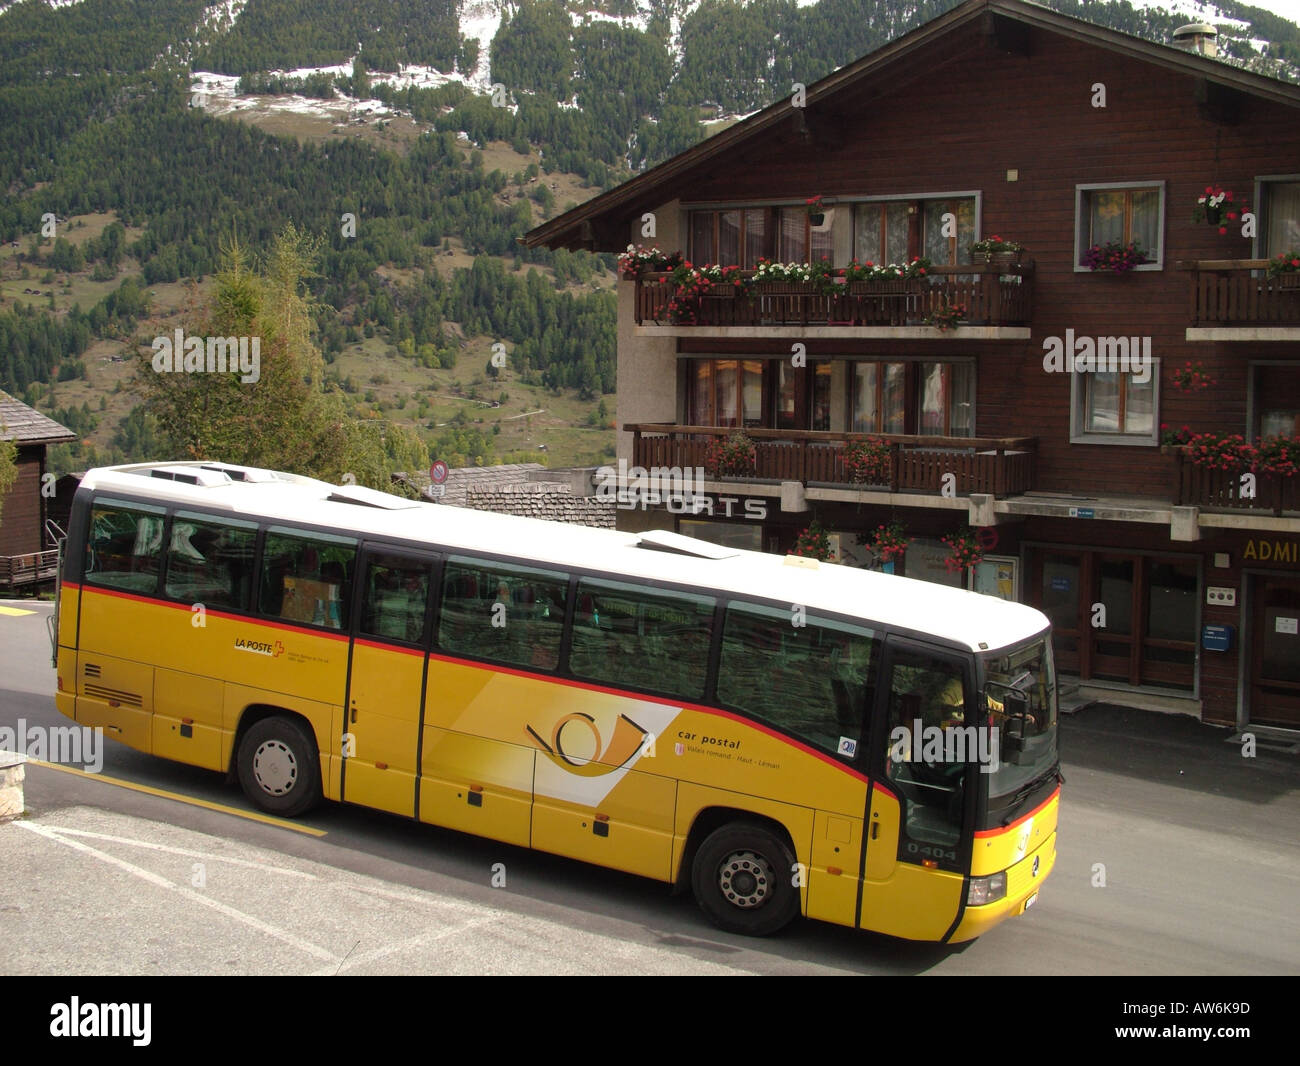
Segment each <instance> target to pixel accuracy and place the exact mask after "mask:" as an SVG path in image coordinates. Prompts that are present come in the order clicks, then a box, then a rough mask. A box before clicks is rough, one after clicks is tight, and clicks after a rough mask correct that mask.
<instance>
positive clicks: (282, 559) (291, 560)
mask: <svg viewBox="0 0 1300 1066" xmlns="http://www.w3.org/2000/svg"><path fill="white" fill-rule="evenodd" d="M318 536H320V537H321V539H319V540H317V539H315V538H309V537H307V536H299V535H294V534H292V533H289V532H287V531H282V530H278V529H275V528H272V529H271V530H270V531H268V532H267V535H266V547H265V548H264V550H263V553H262V555H263V560H264V561H263V563H262V588H261V594H260V596H259V598H258V607H259V610H260V611H261V613H262V614H266V615H270V616H272V617H275V618H283V619H285V620H287V621H291V622H304V623H307V624H308V625H317V626H323V627H325V628H327V629H342V628H343V626H344V625H345V624H346V623H347V619H348V617H349V610H348V608H349V603H350V600H349V594H350V590H351V587H352V568H353V566H354V565H355V561H356V545H355V544H354V543H352V542H350V541H347V542H345V541H343V539H342V538H328V539H326V538H325V537H324V536H323V535H319V534H318Z"/></svg>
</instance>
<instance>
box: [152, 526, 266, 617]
mask: <svg viewBox="0 0 1300 1066" xmlns="http://www.w3.org/2000/svg"><path fill="white" fill-rule="evenodd" d="M256 543H257V526H256V525H255V524H254V523H252V522H236V521H234V520H227V519H221V520H217V519H212V518H211V517H210V516H205V515H198V514H190V513H187V512H184V511H179V512H177V513H176V514H175V515H173V517H172V532H171V542H170V545H169V546H168V549H167V587H166V591H167V595H168V596H170V597H172V598H173V599H176V600H180V601H181V602H182V603H203V604H207V605H209V606H215V607H235V608H237V609H239V610H241V611H246V610H248V608H249V595H250V593H251V592H252V580H253V575H252V568H253V554H254V549H255V547H256Z"/></svg>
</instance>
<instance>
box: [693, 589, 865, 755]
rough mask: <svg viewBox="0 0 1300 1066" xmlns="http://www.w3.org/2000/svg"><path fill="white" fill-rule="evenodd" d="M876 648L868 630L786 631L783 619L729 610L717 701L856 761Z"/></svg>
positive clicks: (735, 607)
mask: <svg viewBox="0 0 1300 1066" xmlns="http://www.w3.org/2000/svg"><path fill="white" fill-rule="evenodd" d="M879 647H880V641H879V638H878V637H876V636H875V634H874V633H873V632H872V631H871V630H869V629H864V628H861V627H858V626H853V625H849V624H847V623H843V622H839V621H834V620H831V619H811V618H810V619H806V620H805V624H803V625H800V626H792V625H791V618H790V613H789V611H785V610H781V609H780V608H775V607H769V606H766V605H762V604H751V603H733V604H732V605H731V606H730V607H728V608H727V617H726V622H725V624H724V627H723V640H722V659H721V662H720V663H719V666H718V700H719V701H720V702H721V703H723V704H724V705H727V706H731V707H735V708H737V709H738V710H741V711H743V712H744V713H746V714H749V715H751V716H753V717H754V718H758V719H761V720H764V721H767V722H770V723H772V724H773V725H775V726H777V727H778V728H780V729H783V730H785V731H786V732H788V733H791V734H793V735H794V736H797V737H799V738H801V739H803V740H806V741H808V742H810V743H812V744H813V745H815V746H816V747H818V748H820V749H822V750H823V751H828V752H833V753H835V754H837V755H840V756H842V757H845V758H848V759H856V758H857V754H858V742H859V740H860V738H861V736H862V726H863V721H864V718H865V716H866V712H867V707H868V706H869V705H868V703H867V696H868V694H869V693H870V692H871V691H872V688H873V686H874V677H875V674H874V671H875V664H876V662H877V660H878V658H879Z"/></svg>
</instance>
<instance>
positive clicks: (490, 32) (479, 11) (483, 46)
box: [460, 0, 504, 92]
mask: <svg viewBox="0 0 1300 1066" xmlns="http://www.w3.org/2000/svg"><path fill="white" fill-rule="evenodd" d="M503 3H504V0H465V3H464V6H463V7H462V8H461V11H460V32H461V36H463V37H473V38H474V39H475V40H477V41H478V63H477V64H476V65H475V67H474V69H473V70H472V71H471V72H470V74H469V76H468V78H462V79H460V80H462V81H464V82H465V84H467V85H469V86H470V87H471V88H474V89H478V90H479V91H480V92H491V91H492V38H493V37H495V36H496V35H497V30H498V29H500V28H501V8H502V4H503Z"/></svg>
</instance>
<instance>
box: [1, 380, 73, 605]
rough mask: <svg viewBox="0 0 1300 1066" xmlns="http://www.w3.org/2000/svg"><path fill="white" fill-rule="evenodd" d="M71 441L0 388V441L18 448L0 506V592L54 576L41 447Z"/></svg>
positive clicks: (54, 558) (64, 430)
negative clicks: (12, 475)
mask: <svg viewBox="0 0 1300 1066" xmlns="http://www.w3.org/2000/svg"><path fill="white" fill-rule="evenodd" d="M76 439H77V435H76V434H75V433H73V432H72V431H71V430H70V429H68V428H66V427H65V426H61V425H59V423H58V422H55V421H54V419H52V418H47V417H46V416H45V415H43V414H41V413H40V412H39V411H34V410H32V408H30V407H28V406H27V405H26V404H25V403H22V402H20V401H18V400H15V399H14V398H13V397H12V396H10V395H8V394H7V393H4V392H0V440H9V441H13V442H14V444H15V445H17V448H18V455H17V457H16V463H17V466H18V477H17V478H16V479H15V481H14V483H13V487H12V488H11V489H10V490H9V493H8V495H7V496H5V497H4V499H3V502H2V504H0V592H3V591H7V590H13V589H15V588H20V587H23V586H27V585H35V584H37V583H38V582H42V581H53V580H54V577H55V574H56V568H57V565H58V558H59V555H58V550H57V548H56V547H55V544H54V538H53V537H52V536H51V535H50V534H49V532H48V531H47V529H46V518H47V517H48V515H47V506H48V499H49V497H50V496H52V495H53V492H52V486H53V482H52V480H51V481H49V482H48V484H49V485H50V486H51V489H50V490H47V492H48V495H47V492H43V491H42V489H43V487H44V486H45V485H46V484H47V481H46V478H45V449H46V447H47V446H48V445H51V444H64V443H67V442H69V441H74V440H76Z"/></svg>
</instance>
